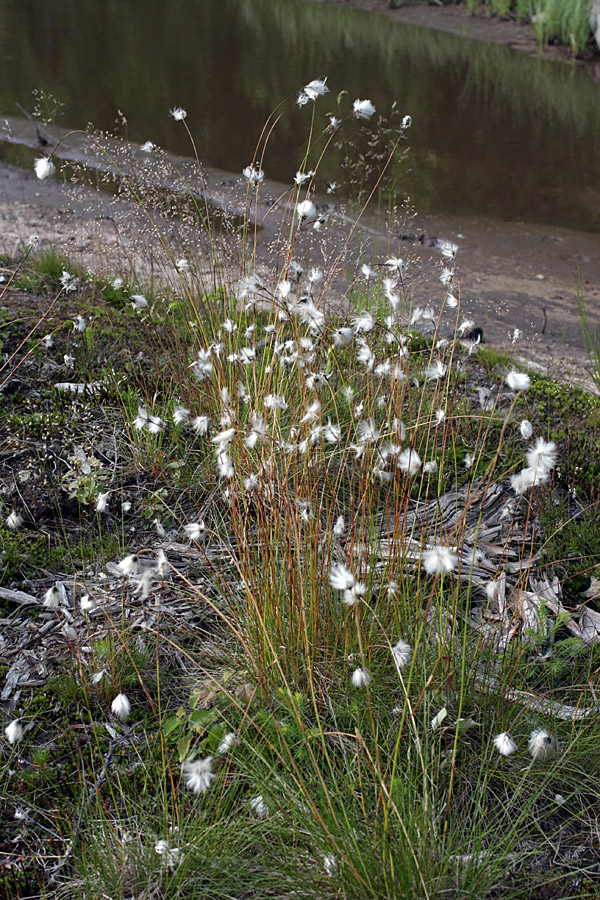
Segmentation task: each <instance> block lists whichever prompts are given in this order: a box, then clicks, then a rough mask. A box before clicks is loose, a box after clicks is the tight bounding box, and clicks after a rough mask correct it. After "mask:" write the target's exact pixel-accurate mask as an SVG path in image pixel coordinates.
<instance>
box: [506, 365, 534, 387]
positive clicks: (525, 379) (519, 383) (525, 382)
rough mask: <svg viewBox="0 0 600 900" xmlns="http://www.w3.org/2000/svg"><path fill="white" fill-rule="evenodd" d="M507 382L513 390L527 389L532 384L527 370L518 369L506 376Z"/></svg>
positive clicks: (512, 370)
mask: <svg viewBox="0 0 600 900" xmlns="http://www.w3.org/2000/svg"><path fill="white" fill-rule="evenodd" d="M506 383H507V385H508V386H509V388H510V389H511V391H526V390H527V389H528V388H529V387H530V385H531V378H530V377H529V375H527V373H526V372H517V371H516V369H511V371H510V372H509V373H508V375H507V376H506Z"/></svg>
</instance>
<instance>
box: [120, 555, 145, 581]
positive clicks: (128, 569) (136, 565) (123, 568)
mask: <svg viewBox="0 0 600 900" xmlns="http://www.w3.org/2000/svg"><path fill="white" fill-rule="evenodd" d="M119 571H120V572H121V575H125V576H127V575H137V574H138V572H139V571H140V559H139V556H138V555H137V554H136V553H130V554H129V556H126V557H125V558H124V559H122V560H121V562H120V563H119Z"/></svg>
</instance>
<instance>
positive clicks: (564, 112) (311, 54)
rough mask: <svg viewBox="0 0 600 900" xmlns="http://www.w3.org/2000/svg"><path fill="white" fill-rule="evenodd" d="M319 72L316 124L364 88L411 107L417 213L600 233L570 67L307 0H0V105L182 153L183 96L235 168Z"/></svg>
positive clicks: (588, 110)
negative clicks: (174, 113)
mask: <svg viewBox="0 0 600 900" xmlns="http://www.w3.org/2000/svg"><path fill="white" fill-rule="evenodd" d="M325 75H326V76H328V84H329V86H330V89H331V93H329V94H328V95H327V96H326V97H322V98H320V99H319V101H318V102H317V105H316V108H315V113H316V119H315V125H316V128H317V132H320V131H321V130H322V129H323V128H324V127H325V125H326V124H327V118H326V113H327V112H331V113H336V114H337V112H338V105H337V95H338V92H339V91H341V90H346V91H347V92H348V93H347V94H346V95H343V97H342V98H341V101H340V103H341V109H342V111H343V112H347V111H348V110H349V109H350V107H351V104H352V101H353V100H354V99H355V98H367V97H368V98H370V99H371V100H372V102H373V103H374V104H375V106H376V107H377V111H378V113H379V112H381V113H385V114H387V113H388V112H389V110H390V107H391V104H392V103H393V102H394V101H397V112H398V114H400V115H404V114H405V113H409V114H410V115H411V116H412V118H413V127H412V128H411V130H410V132H409V143H408V144H407V146H408V148H409V149H408V156H407V158H406V159H405V160H403V161H402V160H399V161H398V162H397V164H396V165H395V168H394V169H393V171H392V173H391V174H392V175H393V177H394V179H395V181H396V184H397V186H398V187H399V188H400V190H401V191H402V192H403V193H404V194H405V195H407V196H409V197H410V199H411V201H412V203H413V204H414V206H415V208H416V209H417V210H418V211H419V212H420V213H423V214H426V213H438V214H446V213H451V214H459V215H465V216H468V215H485V216H490V217H492V218H497V219H503V220H510V221H512V220H523V221H528V222H537V223H542V224H547V225H563V226H566V227H571V228H575V229H579V230H582V231H589V232H595V233H598V232H600V153H599V152H598V148H599V147H600V87H599V86H598V85H597V84H595V83H594V82H593V81H592V79H591V78H590V77H589V75H588V74H587V72H586V71H584V70H582V69H578V68H575V67H573V66H571V65H569V64H567V63H563V62H555V61H548V60H544V59H538V58H534V57H530V56H527V55H526V54H524V53H522V52H519V51H513V50H511V49H509V48H507V47H503V46H499V45H494V44H484V43H481V42H477V41H472V40H469V39H466V38H462V37H456V36H453V35H449V34H445V33H442V32H435V31H431V30H429V29H420V28H417V27H414V26H406V25H402V24H395V23H394V24H392V23H391V22H390V20H389V19H388V18H387V17H385V16H380V15H377V14H376V13H372V12H371V13H369V12H363V11H360V10H353V9H347V8H346V9H340V8H337V7H335V6H329V5H327V4H325V5H321V4H315V3H312V2H308V0H170V2H169V3H168V4H166V3H165V2H164V0H128V2H123V0H103V2H101V0H3V2H2V4H0V114H2V113H4V114H6V115H15V114H18V110H17V107H16V103H17V102H19V103H21V104H22V105H23V106H24V107H25V108H27V109H29V110H32V109H34V107H38V108H40V109H41V110H42V111H43V112H44V114H45V115H47V116H48V117H54V118H55V121H56V123H57V124H58V125H60V126H62V127H86V126H87V125H88V123H91V124H92V125H93V126H94V127H96V128H100V129H103V130H107V131H111V132H114V133H117V134H120V135H125V136H128V137H129V138H130V139H131V140H134V141H136V142H143V141H146V140H152V141H154V142H155V143H157V144H160V145H161V146H163V147H165V148H166V149H169V150H172V151H174V152H177V153H180V154H184V155H191V150H190V143H189V139H188V137H187V134H186V132H185V129H184V127H183V126H182V124H181V123H177V122H174V121H173V119H172V118H170V117H169V115H168V110H169V108H170V107H173V106H176V105H181V106H183V107H185V108H186V109H187V112H188V118H187V123H188V124H189V126H190V129H191V131H192V133H193V135H194V138H195V141H196V144H197V148H198V153H199V155H200V157H201V158H202V159H204V160H205V161H206V162H207V163H209V164H211V165H214V166H217V167H219V168H221V169H224V170H227V171H231V172H235V173H239V172H240V171H241V169H242V168H243V167H244V166H246V165H247V164H248V163H249V162H250V160H251V159H252V157H253V154H254V149H255V146H256V141H257V137H258V135H259V134H260V131H261V128H262V125H263V123H264V122H265V120H266V119H267V117H268V115H269V114H270V113H271V111H272V110H273V109H274V108H275V107H276V106H277V105H278V104H279V103H280V102H281V100H282V99H283V98H285V97H286V96H292V95H295V94H296V93H297V91H298V89H299V88H301V87H302V86H303V85H304V84H305V83H306V82H308V81H309V80H311V79H312V78H317V77H323V76H325ZM34 91H37V95H36V96H34V95H33V92H34ZM50 98H54V99H50ZM55 100H56V101H58V106H57V104H56V103H55ZM312 111H313V107H312V105H311V106H310V107H305V108H304V109H297V108H296V106H295V103H294V100H293V96H292V99H290V101H289V103H288V104H287V106H286V108H285V112H284V115H283V117H282V118H281V120H280V122H279V123H278V125H277V127H276V129H275V131H274V133H273V135H272V137H271V139H270V142H269V146H268V148H267V151H266V155H265V159H264V168H265V170H266V172H267V174H268V175H269V176H270V177H272V178H275V179H277V180H280V181H283V182H287V183H289V182H290V181H291V179H292V178H293V176H294V174H295V172H296V169H297V167H298V165H299V163H300V162H301V160H302V157H303V154H304V151H305V146H306V138H307V133H308V126H309V123H310V119H311V114H312ZM357 127H358V126H357V124H356V123H354V122H351V123H348V126H347V127H346V128H345V134H346V135H347V136H348V139H352V138H353V137H356V131H357ZM357 140H358V141H359V143H360V141H361V140H362V144H361V147H363V148H364V138H363V139H360V138H357ZM344 153H345V148H344V147H339V148H335V147H332V148H331V152H330V154H329V156H328V159H327V160H326V162H325V164H324V166H323V168H322V169H321V170H320V171H321V172H322V174H323V176H324V178H325V179H326V180H335V181H345V180H346V178H347V176H346V174H345V173H344V171H343V170H342V168H341V163H342V160H343V157H344Z"/></svg>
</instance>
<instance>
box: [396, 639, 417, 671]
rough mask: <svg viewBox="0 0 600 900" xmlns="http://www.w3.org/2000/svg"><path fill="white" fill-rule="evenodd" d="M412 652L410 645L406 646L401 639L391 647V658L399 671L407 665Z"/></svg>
mask: <svg viewBox="0 0 600 900" xmlns="http://www.w3.org/2000/svg"><path fill="white" fill-rule="evenodd" d="M412 652H413V651H412V647H411V646H410V644H407V643H406V641H403V640H402V639H400V640H399V641H398V642H397V643H396V644H394V646H393V647H392V656H393V657H394V662H395V663H396V665H397V666H398V668H399V669H402V668H403V667H404V666H407V665H408V664H409V662H410V661H411V659H412Z"/></svg>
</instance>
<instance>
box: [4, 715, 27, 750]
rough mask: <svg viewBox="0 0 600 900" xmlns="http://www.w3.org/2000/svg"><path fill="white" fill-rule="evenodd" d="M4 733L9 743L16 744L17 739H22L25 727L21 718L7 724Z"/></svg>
mask: <svg viewBox="0 0 600 900" xmlns="http://www.w3.org/2000/svg"><path fill="white" fill-rule="evenodd" d="M4 734H5V735H6V740H7V741H8V743H9V744H16V743H17V741H20V740H22V738H23V728H22V726H21V723H20V721H19V719H14V721H12V722H11V723H10V724H9V725H7V726H6V728H5V729H4Z"/></svg>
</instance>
